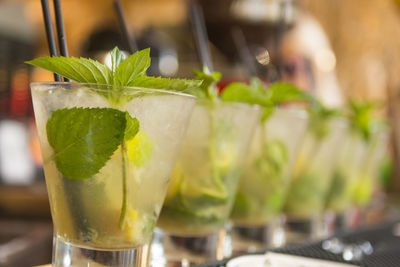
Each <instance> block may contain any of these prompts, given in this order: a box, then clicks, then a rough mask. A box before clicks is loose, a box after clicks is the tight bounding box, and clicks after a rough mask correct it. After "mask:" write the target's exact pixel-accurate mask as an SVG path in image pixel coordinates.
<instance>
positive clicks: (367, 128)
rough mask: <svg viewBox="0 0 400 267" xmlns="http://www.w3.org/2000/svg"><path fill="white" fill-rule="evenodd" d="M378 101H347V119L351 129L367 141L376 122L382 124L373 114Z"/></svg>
mask: <svg viewBox="0 0 400 267" xmlns="http://www.w3.org/2000/svg"><path fill="white" fill-rule="evenodd" d="M378 107H379V104H378V103H373V102H368V101H365V102H361V101H356V100H354V99H352V100H350V101H349V114H348V117H349V120H350V126H351V129H352V130H353V131H355V132H357V133H359V134H360V135H361V136H362V137H363V138H364V140H366V141H369V140H370V139H371V135H372V133H373V131H374V129H375V128H376V126H377V124H384V122H383V121H380V120H379V119H377V118H376V116H375V115H374V112H375V110H376V109H377V108H378Z"/></svg>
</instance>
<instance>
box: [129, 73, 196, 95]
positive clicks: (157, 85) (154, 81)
mask: <svg viewBox="0 0 400 267" xmlns="http://www.w3.org/2000/svg"><path fill="white" fill-rule="evenodd" d="M200 84H201V81H199V80H186V79H169V78H162V77H150V76H140V77H137V78H136V79H134V80H132V82H131V83H130V84H129V85H130V86H137V87H143V88H153V89H165V90H174V91H186V90H189V89H191V88H195V87H198V86H200Z"/></svg>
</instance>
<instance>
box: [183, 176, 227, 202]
mask: <svg viewBox="0 0 400 267" xmlns="http://www.w3.org/2000/svg"><path fill="white" fill-rule="evenodd" d="M180 189H181V190H180V193H181V197H182V202H183V203H184V204H185V205H187V206H188V207H192V206H195V207H208V206H213V205H222V204H225V203H226V202H227V201H228V193H227V192H226V189H225V188H224V187H222V188H218V187H217V186H213V185H209V186H206V185H199V184H197V183H193V182H190V181H185V180H183V181H182V184H181V188H180Z"/></svg>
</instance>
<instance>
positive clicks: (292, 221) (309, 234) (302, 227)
mask: <svg viewBox="0 0 400 267" xmlns="http://www.w3.org/2000/svg"><path fill="white" fill-rule="evenodd" d="M323 224H324V222H323V218H322V216H321V217H315V218H312V219H297V218H291V217H288V218H287V219H286V225H285V240H286V244H288V245H292V244H299V243H304V242H309V241H313V240H318V239H320V238H322V236H323V232H324V225H323Z"/></svg>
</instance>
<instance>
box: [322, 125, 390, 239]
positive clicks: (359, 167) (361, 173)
mask: <svg viewBox="0 0 400 267" xmlns="http://www.w3.org/2000/svg"><path fill="white" fill-rule="evenodd" d="M387 142H388V131H387V128H386V127H379V128H377V129H376V130H375V131H373V132H372V134H371V136H370V138H368V139H366V138H364V137H363V136H362V135H361V133H360V132H355V131H354V130H352V129H349V130H348V131H347V134H346V138H345V140H344V144H343V146H342V149H341V150H342V151H341V153H340V157H339V161H338V164H337V166H336V168H335V172H334V177H333V179H332V182H331V187H330V190H329V194H328V198H327V201H326V208H327V210H328V211H332V212H334V216H335V219H336V220H335V221H336V222H340V223H336V224H334V225H333V226H332V227H331V229H332V231H335V230H337V228H339V229H340V227H341V228H343V229H341V230H345V229H346V228H347V227H350V226H351V225H349V224H350V221H351V220H349V219H350V218H348V217H349V216H350V217H351V211H352V210H354V209H362V208H363V207H365V206H366V205H368V203H369V202H370V199H371V197H372V195H373V191H374V189H376V188H378V187H379V186H377V185H378V182H377V178H378V177H379V167H380V164H381V163H382V160H383V158H384V156H385V153H386V150H387V149H386V147H387Z"/></svg>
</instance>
